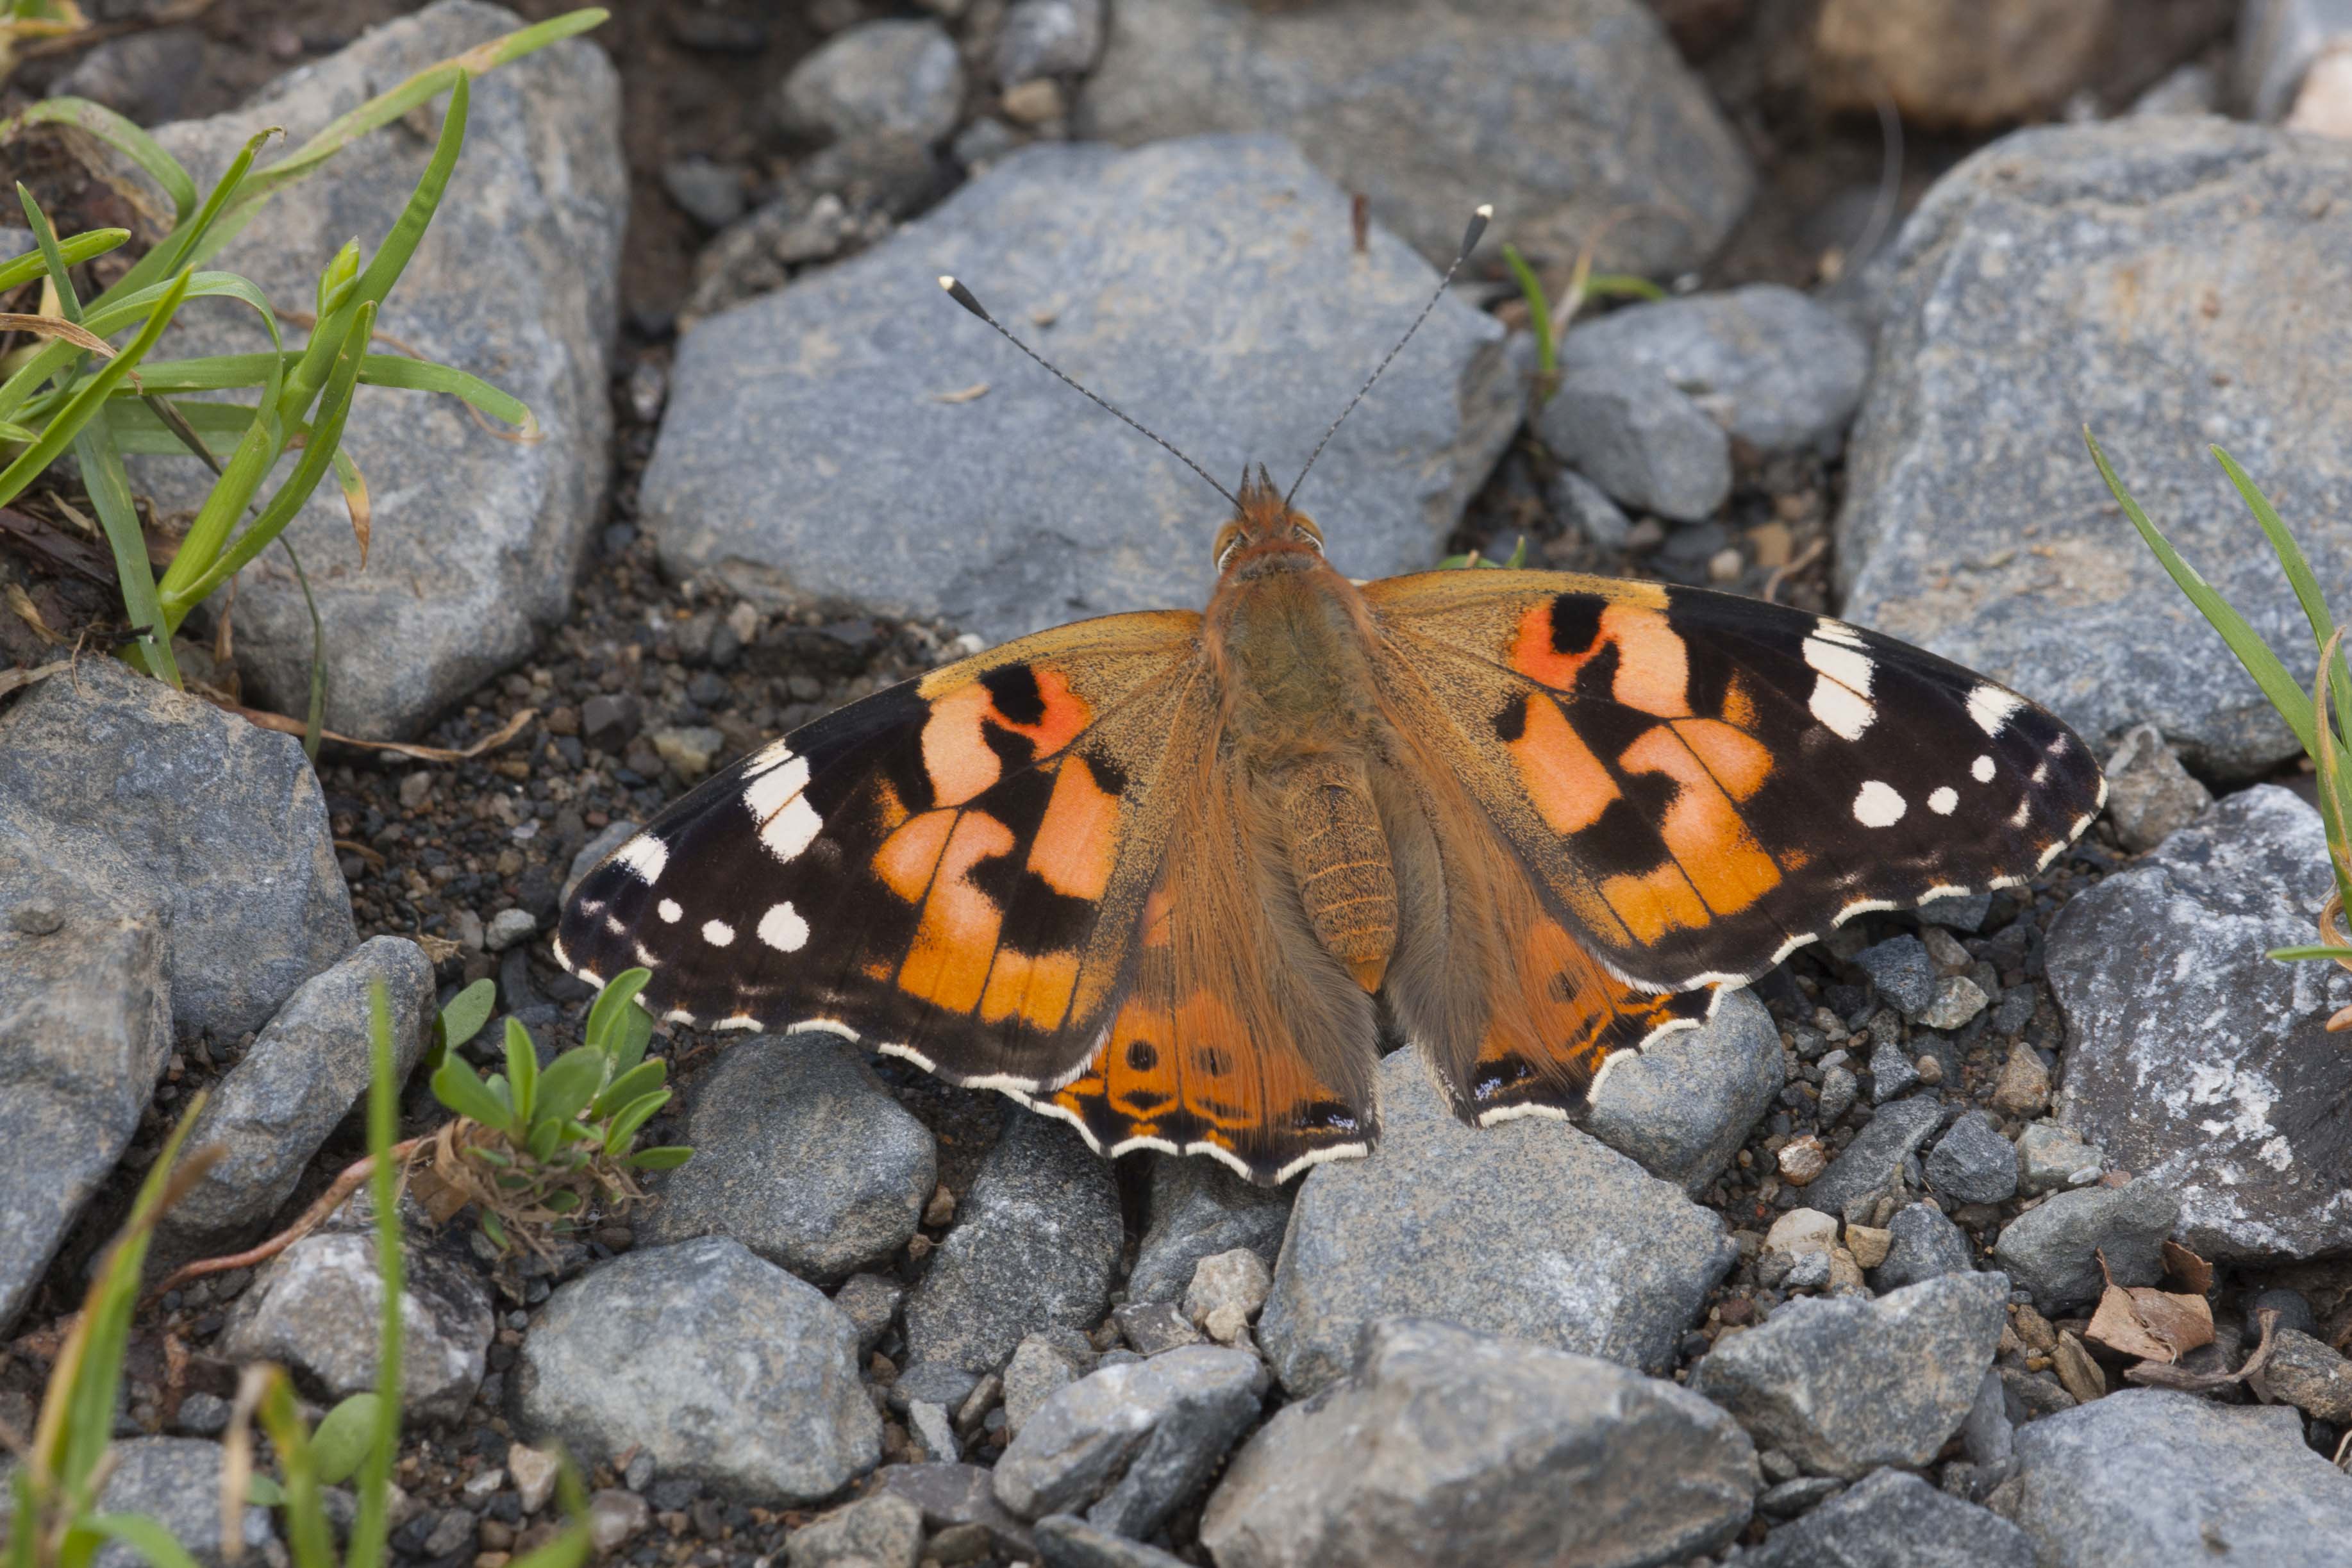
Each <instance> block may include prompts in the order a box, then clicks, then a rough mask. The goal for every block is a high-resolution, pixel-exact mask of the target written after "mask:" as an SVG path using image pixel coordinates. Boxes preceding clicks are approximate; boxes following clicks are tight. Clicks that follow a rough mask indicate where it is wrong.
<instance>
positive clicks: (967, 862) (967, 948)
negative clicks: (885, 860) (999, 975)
mask: <svg viewBox="0 0 2352 1568" xmlns="http://www.w3.org/2000/svg"><path fill="white" fill-rule="evenodd" d="M909 826H911V825H909ZM901 831H904V829H902V830H901ZM1012 847H1013V830H1012V829H1011V828H1009V827H1007V826H1004V824H1003V823H1001V822H999V821H997V820H996V819H995V818H994V817H992V816H986V815H984V814H982V813H979V812H973V813H970V814H968V815H966V816H964V818H963V819H962V820H961V822H958V823H957V824H956V826H955V829H954V831H953V832H952V833H950V834H949V836H948V841H947V847H945V848H944V849H942V850H941V851H940V856H939V870H938V874H937V875H935V876H934V877H933V878H932V879H931V890H930V894H929V897H927V898H925V899H924V900H923V916H922V920H921V921H920V922H919V923H918V924H917V926H916V928H915V941H914V944H913V945H912V946H911V947H910V948H909V949H908V952H907V961H906V963H903V964H901V965H899V968H898V989H899V990H901V991H904V992H906V993H907V994H909V995H913V996H919V997H921V998H922V999H923V1000H925V1001H927V1002H929V1003H930V1004H931V1005H934V1006H936V1007H940V1008H943V1009H945V1010H946V1011H948V1012H950V1013H969V1012H971V1010H972V1008H973V1007H974V1006H976V1005H978V1004H979V1002H980V998H981V994H982V991H983V990H985V989H986V987H987V984H988V974H989V970H990V967H991V964H992V961H993V959H994V958H995V955H996V943H997V938H998V935H999V933H1000V931H1001V930H1002V928H1003V921H1004V916H1003V910H1000V909H998V908H997V906H996V902H995V900H992V899H991V898H989V896H988V895H987V894H985V893H983V892H982V891H981V890H980V889H978V888H975V887H973V886H972V885H971V882H970V881H968V880H966V876H967V873H969V872H970V871H971V868H972V867H974V866H975V865H977V864H979V863H980V862H981V861H982V860H983V859H986V858H988V857H990V856H992V855H1002V854H1003V853H1005V852H1006V851H1007V850H1009V849H1011V848H1012Z"/></svg>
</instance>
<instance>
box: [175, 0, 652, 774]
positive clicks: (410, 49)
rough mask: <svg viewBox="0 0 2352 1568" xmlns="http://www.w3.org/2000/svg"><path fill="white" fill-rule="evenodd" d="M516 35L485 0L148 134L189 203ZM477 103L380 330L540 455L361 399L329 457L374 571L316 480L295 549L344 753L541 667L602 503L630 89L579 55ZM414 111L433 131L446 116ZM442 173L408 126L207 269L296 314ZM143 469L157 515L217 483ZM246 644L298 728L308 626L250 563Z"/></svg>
mask: <svg viewBox="0 0 2352 1568" xmlns="http://www.w3.org/2000/svg"><path fill="white" fill-rule="evenodd" d="M520 26H523V23H522V20H521V18H520V17H518V16H515V14H514V13H513V12H511V11H508V10H505V9H503V8H502V7H499V6H496V5H483V4H481V3H480V0H437V3H436V4H435V5H430V6H427V7H426V8H425V9H424V10H423V11H420V12H418V13H417V14H415V16H404V17H402V18H400V19H399V20H397V21H394V22H390V23H387V24H385V25H384V26H381V27H378V28H375V29H374V30H373V31H371V32H369V33H367V34H365V35H364V36H363V37H361V38H360V39H359V41H358V42H356V43H354V44H352V45H351V46H350V47H347V48H345V49H344V50H342V51H341V53H340V54H337V55H334V56H332V57H331V58H327V59H324V60H321V61H319V62H318V63H316V64H314V65H309V66H305V67H304V68H301V69H300V70H299V71H296V72H294V73H292V74H290V75H288V76H286V77H283V78H281V79H278V81H277V82H275V83H273V84H271V85H270V86H269V87H268V88H266V89H263V90H262V91H261V92H260V93H259V94H258V95H257V96H256V97H255V98H254V100H252V101H251V102H249V103H247V104H246V105H245V106H244V107H243V108H241V109H237V110H233V111H231V112H230V113H227V114H221V115H215V116H214V117H213V118H212V119H210V120H201V121H181V122H180V123H177V124H173V125H166V126H163V127H162V128H161V129H159V130H158V131H157V132H155V137H156V140H157V141H158V142H162V143H163V146H164V148H165V149H166V150H167V151H169V152H170V153H172V154H173V156H175V157H177V158H178V159H179V160H180V161H181V162H182V163H185V164H186V165H187V167H188V171H189V173H190V174H193V175H194V177H195V181H196V184H197V185H198V187H199V188H203V187H205V186H206V185H208V184H211V182H212V181H214V180H215V179H216V178H218V177H219V175H220V174H221V173H222V172H223V171H224V170H225V169H226V167H227V165H228V163H229V161H230V159H231V158H233V157H234V156H235V155H236V153H237V151H238V150H239V149H240V148H242V147H243V146H244V145H245V142H246V141H247V138H249V137H250V136H252V135H253V134H254V133H255V132H257V131H261V130H264V129H266V128H268V127H270V126H278V127H282V128H283V129H284V132H285V140H284V141H282V142H277V143H276V144H275V145H276V146H278V147H279V148H286V147H294V146H299V145H300V144H301V143H302V142H303V141H305V140H306V139H307V138H309V137H310V135H311V134H313V133H314V132H317V131H319V130H320V129H321V128H322V127H324V126H325V125H326V124H327V123H328V122H329V121H331V120H333V119H335V118H336V117H337V116H339V115H341V114H344V113H346V112H348V111H349V110H352V109H355V108H357V107H358V106H359V105H360V104H361V103H362V102H363V101H365V100H367V99H368V98H369V97H370V96H372V95H373V94H374V93H376V92H379V91H381V90H383V89H384V88H387V87H389V86H391V85H392V84H394V82H397V81H399V80H400V79H402V78H404V77H405V76H407V75H409V74H410V73H411V72H414V71H416V70H419V69H421V68H425V67H426V66H429V65H432V64H434V63H435V62H436V61H439V60H443V59H446V58H449V57H451V56H453V55H458V54H462V53H464V52H465V51H466V50H467V49H469V48H472V47H475V46H476V45H478V44H482V43H485V42H487V41H488V40H489V39H491V38H495V37H499V35H500V34H503V33H508V32H511V31H513V30H514V29H516V28H518V27H520ZM472 100H473V108H472V111H471V114H470V116H469V118H468V120H467V130H466V152H465V157H464V160H463V162H462V163H460V165H459V168H458V172H457V177H456V178H455V179H454V180H453V181H452V182H451V183H450V186H449V191H448V194H447V195H446V198H445V199H444V200H443V201H442V203H441V205H440V208H439V210H438V211H437V212H436V214H435V215H434V218H433V226H432V227H431V228H430V229H429V230H427V231H426V233H425V239H424V243H423V244H422V245H420V246H419V247H417V251H416V254H415V257H414V258H412V259H411V260H410V262H409V264H408V267H407V269H406V270H405V271H404V272H403V273H402V275H401V278H400V281H399V282H398V283H397V284H396V285H395V286H394V289H393V291H392V294H391V296H390V298H388V299H387V300H385V301H384V306H383V311H382V313H381V314H380V315H379V316H378V317H377V319H376V329H377V331H380V332H383V333H385V334H388V335H389V336H390V337H392V338H395V339H397V340H398V341H399V342H400V343H401V344H402V345H403V346H404V347H405V348H409V349H414V350H415V352H416V353H420V354H422V355H424V356H425V358H427V359H432V360H438V361H440V362H442V363H447V364H454V365H456V366H457V368H458V369H460V370H465V371H470V372H472V373H473V374H476V375H478V376H480V377H481V378H483V379H484V380H486V381H488V382H490V383H491V384H494V385H497V386H499V387H500V388H502V389H504V390H505V391H507V392H509V393H511V394H513V395H515V396H516V397H519V398H520V399H521V400H522V401H523V402H524V403H525V404H527V405H530V411H531V414H532V416H534V417H535V418H536V420H537V421H538V426H539V437H538V439H536V440H534V441H530V442H517V441H514V440H511V439H506V438H502V437H504V436H505V434H506V433H505V432H501V431H499V430H496V429H494V428H489V427H485V426H482V425H480V424H478V423H477V421H476V420H475V419H474V417H473V416H472V415H471V414H470V413H469V412H468V411H467V409H466V408H464V407H463V406H461V405H458V404H457V402H455V401H454V400H452V399H449V398H446V397H437V396H431V395H425V394H423V393H416V392H402V391H395V390H392V389H389V388H382V387H364V386H363V387H362V388H361V389H360V392H359V395H358V396H357V398H355V399H354V400H353V404H352V416H351V423H350V425H349V426H348V427H347V428H346V429H345V431H344V434H343V450H344V451H345V452H347V453H349V454H350V455H351V457H352V460H353V461H355V462H356V463H357V464H358V465H359V468H360V471H361V473H362V474H363V475H364V476H366V478H367V479H368V481H369V488H370V493H371V496H372V498H373V509H374V517H373V525H372V531H371V536H370V541H369V543H368V547H367V551H366V559H365V564H364V565H362V552H361V547H360V545H359V543H358V542H357V541H355V540H354V539H353V538H352V524H351V520H350V518H349V517H348V516H347V515H346V514H345V512H344V509H343V502H342V498H341V494H340V492H339V491H338V490H337V488H336V487H335V486H334V485H333V484H331V483H330V484H327V485H324V486H321V487H320V492H319V493H318V494H317V495H315V496H313V497H312V498H311V500H310V504H309V505H307V506H306V507H304V508H303V510H302V513H301V515H300V516H299V517H298V518H297V519H296V520H295V522H294V525H293V527H292V528H290V529H289V531H288V532H287V537H288V538H289V539H290V540H292V541H293V542H294V545H295V548H296V549H297V550H299V552H301V556H302V564H303V568H304V570H305V571H306V572H307V573H308V574H309V575H310V589H311V592H312V593H313V594H314V595H316V596H317V599H318V605H319V616H320V620H322V621H323V622H324V623H325V626H326V659H327V725H328V727H329V728H330V729H333V730H339V731H342V732H343V733H345V734H352V735H365V736H379V735H394V736H398V735H406V734H409V733H411V732H413V731H416V730H418V729H421V728H422V727H423V726H424V725H425V722H426V721H429V720H430V719H432V718H433V717H434V715H435V714H436V712H438V711H439V710H441V709H443V708H445V707H446V706H448V705H449V704H450V703H452V702H454V701H456V700H457V699H458V698H460V697H463V696H464V695H465V694H466V693H467V692H468V691H470V690H472V689H474V688H475V687H476V686H478V685H479V684H480V683H481V682H482V681H483V680H484V679H487V678H488V677H490V676H492V675H495V674H497V673H498V672H499V671H500V670H502V669H504V668H507V667H508V666H509V665H511V664H513V663H515V662H516V661H517V660H519V659H520V658H522V657H523V656H524V655H525V654H527V653H528V652H530V647H531V646H532V644H533V643H534V642H535V641H536V640H537V639H538V637H539V635H540V633H541V631H543V630H544V629H546V628H547V627H548V626H552V625H553V624H554V623H556V622H557V621H559V620H561V619H562V617H563V616H564V614H565V612H566V611H567V610H568V609H569V608H570V605H571V596H572V578H573V577H574V576H575V575H576V574H578V572H579V569H580V566H581V563H582V561H583V558H584V554H585V551H586V548H587V544H588V540H589V538H590V535H591V533H592V531H593V529H594V526H595V524H596V521H597V517H598V512H599V510H600V509H601V508H602V506H603V504H604V486H605V482H606V478H607V475H608V473H609V471H610V462H611V458H610V455H609V454H608V453H607V451H606V450H605V447H606V442H607V438H608V437H610V435H611V433H612V413H611V405H609V403H608V402H607V401H606V399H607V391H606V385H605V382H606V376H607V373H608V366H609V363H610V356H611V346H612V337H613V333H614V328H615V324H616V321H617V319H618V298H619V270H620V247H621V225H622V220H623V219H624V218H625V216H627V212H628V174H627V170H626V167H625V164H624V163H623V162H622V157H621V144H620V123H621V103H620V79H619V76H618V74H617V73H616V72H615V71H614V68H613V65H612V62H611V61H610V60H608V59H607V58H605V57H604V52H603V51H602V50H601V49H599V48H598V47H596V46H595V45H594V44H593V43H589V42H587V41H585V40H581V39H573V40H571V41H569V42H565V43H560V44H556V45H553V46H551V47H548V48H545V49H541V50H540V51H539V52H538V53H536V54H532V55H529V56H526V57H525V58H522V59H520V60H518V61H516V62H514V63H513V64H510V65H506V66H501V67H499V68H498V69H496V70H493V71H489V72H487V73H484V74H482V75H479V76H477V77H476V78H475V79H474V80H473V85H472ZM444 101H445V102H446V100H444ZM426 112H428V113H430V114H431V115H432V116H433V117H434V121H435V122H437V119H438V114H439V106H437V105H436V106H434V107H433V108H431V109H429V110H427V111H426ZM432 153H433V136H432V135H431V134H430V133H429V132H427V133H422V134H420V133H419V132H418V131H417V130H415V129H412V128H411V127H410V126H409V124H407V123H406V122H404V123H402V124H399V125H394V126H391V127H388V128H386V129H385V130H383V131H380V132H376V133H375V134H374V135H373V136H371V137H369V138H368V139H367V140H366V141H364V142H361V143H359V144H358V145H356V146H353V147H351V148H348V149H346V150H345V151H344V152H343V153H341V154H340V155H339V156H337V157H336V158H335V159H333V160H332V161H331V162H330V163H327V164H326V165H325V166H324V167H323V168H321V169H320V170H319V171H317V172H316V173H314V174H311V175H310V177H309V178H308V179H306V180H305V181H303V182H302V184H300V185H299V186H297V187H295V188H294V189H292V190H290V191H289V192H287V193H285V194H284V195H280V196H278V198H277V199H276V200H275V201H273V202H272V203H271V204H270V205H268V208H267V209H266V210H265V212H264V216H262V218H261V219H260V221H258V222H257V223H254V224H253V225H251V226H249V227H247V229H246V230H245V231H244V232H243V233H242V234H241V235H239V236H238V237H236V238H235V239H232V240H231V241H230V242H229V243H228V244H227V245H226V247H223V249H222V250H221V252H220V254H219V256H218V257H217V258H215V260H214V261H213V263H212V265H214V266H215V267H220V268H227V269H228V270H230V271H233V272H239V273H243V274H244V275H245V276H247V277H248V278H250V279H253V280H254V281H255V282H256V283H258V284H259V285H260V286H261V288H262V290H263V291H264V292H265V293H267V294H268V296H269V297H270V298H271V299H272V300H278V301H281V302H283V303H286V304H289V305H290V304H295V303H301V304H303V305H305V306H307V305H308V304H309V302H310V300H311V298H312V296H313V294H314V293H315V291H316V288H317V282H318V276H319V271H320V268H323V267H324V266H325V265H326V264H327V262H328V260H329V259H330V258H332V257H333V256H334V254H335V252H336V250H337V249H338V248H339V247H341V245H342V243H343V242H344V241H345V240H347V239H350V238H352V237H353V236H357V237H358V238H359V241H360V244H361V246H362V247H363V249H364V250H365V252H366V253H367V254H368V255H370V256H373V254H374V251H375V249H376V247H378V246H379V245H380V244H382V242H383V236H384V234H385V233H386V232H387V231H388V230H389V229H390V228H391V226H392V225H393V222H394V219H395V218H396V217H397V216H399V214H400V211H401V208H402V207H403V205H405V204H406V202H407V200H408V197H409V193H410V192H411V191H412V190H413V189H414V188H415V184H416V179H417V176H418V175H419V174H422V173H423V171H424V169H425V163H426V161H427V160H428V159H429V158H430V157H431V156H432ZM271 156H272V155H271V154H270V153H264V154H263V156H262V158H261V160H260V163H261V166H262V167H263V168H264V169H265V170H266V169H267V168H268V164H269V163H270V160H271ZM170 346H172V347H173V353H175V354H206V353H244V352H251V351H253V350H257V349H265V348H267V347H268V339H267V338H266V337H265V336H264V335H263V333H262V331H261V329H260V326H259V323H258V321H257V319H256V318H255V317H254V316H253V314H252V312H250V311H247V310H233V309H230V308H228V307H227V305H226V302H215V303H211V304H208V305H206V306H205V307H204V308H201V309H193V310H188V311H187V312H185V313H184V316H183V317H182V318H181V321H179V322H177V323H175V324H174V326H173V340H172V343H171V345H170ZM136 466H137V469H138V477H139V480H140V483H141V484H142V486H143V487H144V488H146V489H149V490H151V491H152V493H153V494H154V496H155V498H156V500H157V503H158V504H159V505H160V506H161V507H162V508H163V510H166V511H170V510H180V509H193V508H194V507H195V506H196V505H198V504H199V502H200V501H201V500H202V498H203V495H204V493H205V490H206V489H209V488H210V481H211V476H210V474H208V473H207V472H206V471H205V469H203V468H201V467H199V466H198V465H196V464H195V463H194V462H191V461H188V460H186V459H182V458H154V459H146V460H142V461H140V462H139V463H138V464H137V465H136ZM236 647H237V654H238V666H239V668H240V669H241V670H242V671H243V673H244V674H245V676H246V678H247V681H248V683H249V689H251V690H253V691H254V692H255V693H256V694H257V695H258V696H259V698H260V699H261V700H262V701H263V702H264V703H265V704H268V705H273V706H276V707H278V709H280V710H283V711H286V712H289V713H299V712H301V711H302V710H303V704H304V702H306V701H307V700H308V693H309V690H310V651H311V630H310V612H309V610H308V609H307V608H306V607H305V605H304V602H303V598H302V592H301V588H300V585H299V584H298V583H297V582H296V580H295V577H294V574H293V573H292V571H291V570H290V569H289V567H288V565H287V564H286V559H285V555H284V552H279V551H271V552H268V553H267V554H264V555H263V556H262V557H261V558H260V559H259V560H257V561H256V562H255V563H253V564H252V565H250V566H248V567H247V568H246V569H245V572H244V574H243V575H242V578H241V585H240V586H239V588H238V591H237V601H236Z"/></svg>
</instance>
